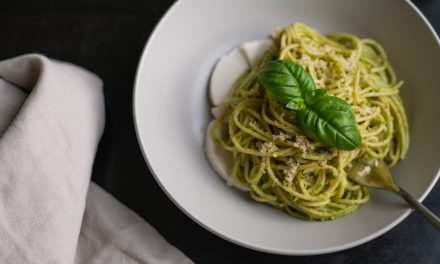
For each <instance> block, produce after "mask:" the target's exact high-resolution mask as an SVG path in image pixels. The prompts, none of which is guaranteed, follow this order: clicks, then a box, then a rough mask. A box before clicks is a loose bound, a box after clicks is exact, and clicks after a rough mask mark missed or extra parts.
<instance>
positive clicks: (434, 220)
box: [399, 186, 440, 231]
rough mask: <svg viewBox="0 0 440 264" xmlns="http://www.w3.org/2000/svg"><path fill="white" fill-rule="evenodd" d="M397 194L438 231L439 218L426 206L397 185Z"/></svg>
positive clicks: (439, 225)
mask: <svg viewBox="0 0 440 264" xmlns="http://www.w3.org/2000/svg"><path fill="white" fill-rule="evenodd" d="M399 194H400V196H402V197H403V199H405V201H407V202H408V203H409V204H410V205H411V206H412V207H413V208H414V209H415V210H416V211H418V212H419V213H420V214H421V215H422V216H423V217H425V219H426V220H428V221H429V222H430V223H431V224H432V225H433V226H434V227H435V228H437V230H438V231H440V218H438V217H437V216H436V215H435V214H433V213H432V212H431V211H430V210H429V209H428V208H426V207H425V206H423V205H422V204H421V203H420V202H419V201H417V200H416V199H415V198H414V197H413V196H412V195H411V194H409V193H408V192H407V191H405V190H404V189H402V188H401V187H400V186H399Z"/></svg>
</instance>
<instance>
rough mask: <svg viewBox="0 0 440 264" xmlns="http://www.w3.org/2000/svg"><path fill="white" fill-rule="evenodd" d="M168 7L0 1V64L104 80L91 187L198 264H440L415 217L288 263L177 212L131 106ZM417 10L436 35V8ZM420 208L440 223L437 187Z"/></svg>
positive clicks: (439, 14) (436, 247) (428, 4)
mask: <svg viewBox="0 0 440 264" xmlns="http://www.w3.org/2000/svg"><path fill="white" fill-rule="evenodd" d="M173 2H174V1H172V0H162V1H160V0H76V1H74V0H72V1H67V0H40V1H37V0H0V59H5V58H9V57H13V56H17V55H21V54H24V53H31V52H38V53H42V54H45V55H47V56H49V57H52V58H56V59H60V60H65V61H70V62H73V63H75V64H78V65H80V66H82V67H84V68H87V69H89V70H90V71H93V72H95V73H96V74H97V75H99V76H100V77H101V78H102V79H103V80H104V93H105V102H106V111H107V113H106V115H107V121H106V122H107V123H106V128H105V132H104V136H103V138H102V141H101V144H100V147H99V151H98V154H97V156H96V162H95V167H94V170H93V180H94V181H95V182H97V183H98V184H99V185H101V186H102V187H103V188H104V189H106V190H107V191H109V192H110V193H112V194H113V195H114V196H115V197H116V198H118V199H119V200H120V201H122V202H123V203H124V204H126V205H127V206H129V207H130V208H132V209H133V210H134V211H136V212H137V213H138V214H139V215H141V216H142V217H143V218H144V219H145V220H146V221H148V222H149V223H150V224H151V225H153V226H154V227H155V228H156V229H157V230H158V231H159V232H160V233H161V234H162V235H163V236H164V237H165V238H166V239H167V240H168V241H169V242H171V243H172V244H174V245H175V246H177V247H178V248H180V249H181V250H182V251H183V252H184V253H185V254H186V255H188V256H189V257H190V258H192V259H193V260H194V261H195V262H197V263H248V262H254V263H305V264H307V263H426V264H429V263H432V264H433V263H440V235H439V234H440V233H439V232H436V231H435V229H434V228H432V227H431V226H430V225H429V224H427V223H426V222H425V221H424V220H423V219H422V218H421V217H420V216H419V215H418V214H416V213H414V214H412V215H410V216H409V217H408V218H407V219H406V220H405V221H403V222H402V223H401V224H400V225H398V226H397V227H395V228H394V229H392V230H391V231H389V232H388V233H386V234H385V235H382V236H381V237H379V238H377V239H375V240H373V241H370V242H368V243H366V244H364V245H361V246H358V247H356V248H353V249H349V250H345V251H342V252H339V253H333V254H326V255H321V256H313V257H287V256H277V255H271V254H266V253H260V252H256V251H253V250H249V249H246V248H243V247H240V246H237V245H235V244H232V243H230V242H227V241H225V240H223V239H221V238H219V237H217V236H215V235H213V234H211V233H210V232H208V231H206V230H205V229H203V228H202V227H200V226H198V225H197V224H196V223H195V222H193V221H192V220H190V219H189V218H188V217H187V216H186V215H184V214H183V213H182V212H181V211H180V210H179V209H177V207H176V206H175V205H174V204H173V203H172V202H171V201H170V200H169V199H168V198H167V197H166V195H165V194H164V193H163V191H162V190H161V189H160V187H159V185H158V184H157V183H156V182H155V180H154V178H153V177H152V176H151V174H150V172H149V171H148V168H147V165H146V163H145V162H144V159H143V157H142V154H141V151H140V149H139V146H138V143H137V140H136V135H135V131H134V125H133V118H132V105H131V101H132V89H133V82H134V77H135V71H136V66H137V63H138V60H139V57H140V54H141V52H142V49H143V47H144V45H145V43H146V41H147V39H148V37H149V35H150V33H151V32H152V30H153V28H154V26H155V25H156V24H157V22H158V20H159V19H160V18H161V16H162V15H163V14H164V13H165V11H166V10H167V9H168V8H169V7H170V6H171V4H172V3H173ZM414 2H415V3H416V5H417V6H418V7H419V8H420V10H421V11H422V12H423V13H424V14H425V15H426V17H427V18H428V20H429V21H430V22H431V23H432V25H433V26H434V28H435V29H436V30H437V32H438V31H440V0H431V1H429V0H425V1H423V0H418V1H417V0H414ZM372 19H374V17H372ZM409 37H410V36H409ZM433 70H437V71H438V70H439V69H433ZM424 204H425V205H426V206H427V207H429V208H431V209H433V211H434V212H435V213H436V214H437V215H440V184H437V186H436V187H435V188H434V190H433V192H432V193H431V194H430V195H429V196H428V198H427V199H426V200H425V202H424ZM0 250H1V249H0Z"/></svg>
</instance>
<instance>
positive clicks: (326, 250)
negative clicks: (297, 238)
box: [132, 0, 440, 256]
mask: <svg viewBox="0 0 440 264" xmlns="http://www.w3.org/2000/svg"><path fill="white" fill-rule="evenodd" d="M189 1H192V0H179V1H176V2H174V3H173V4H172V5H171V6H170V7H169V8H168V10H167V11H166V12H165V14H164V15H163V16H162V17H161V18H160V19H159V21H158V23H157V24H156V26H155V27H154V29H153V31H152V33H151V34H150V36H149V37H148V39H147V41H146V43H145V45H144V48H143V51H142V53H141V57H140V59H139V62H138V65H137V68H136V74H135V82H134V87H133V97H132V111H133V120H134V127H135V132H136V138H137V140H138V144H139V147H140V149H141V152H142V155H143V157H144V160H145V162H146V164H147V166H148V169H149V170H150V172H151V174H152V175H153V177H154V178H155V180H156V182H157V183H158V184H159V186H160V188H161V189H162V190H163V192H164V193H165V194H166V195H167V197H168V198H169V199H170V200H171V201H172V202H173V204H174V205H176V206H177V207H178V208H179V210H181V211H182V212H183V213H184V214H185V215H186V216H188V217H189V218H190V219H192V220H193V221H194V222H195V223H197V224H198V225H200V226H202V227H203V228H204V229H206V230H207V231H209V232H211V233H213V234H215V235H217V236H218V237H220V238H223V239H225V240H227V241H229V242H232V243H234V244H237V245H240V246H243V247H245V248H249V249H253V250H257V251H260V252H265V253H271V254H279V255H290V256H310V255H321V254H328V253H333V252H338V251H342V250H346V249H350V248H353V247H357V246H359V245H362V244H364V243H366V242H368V241H371V240H373V239H375V238H377V237H379V236H381V235H383V234H385V233H386V232H388V231H389V230H391V229H392V228H394V227H396V226H397V225H398V224H399V223H400V222H402V221H403V220H404V219H405V218H406V217H408V215H410V214H411V213H412V212H413V211H414V209H411V208H409V209H406V210H405V212H404V213H402V214H401V215H400V216H399V217H398V218H396V219H395V220H394V221H392V222H391V223H389V224H388V225H386V226H384V227H383V228H381V229H379V230H377V231H376V232H374V233H372V234H370V235H368V236H365V237H364V238H362V239H358V240H355V241H352V242H350V243H345V244H342V245H338V246H333V247H327V248H323V249H322V248H321V249H310V250H283V249H275V248H267V247H262V246H258V245H252V244H249V243H247V242H244V241H241V240H239V239H236V238H231V237H228V236H226V235H223V234H222V233H220V232H218V231H217V230H215V229H214V228H211V227H210V226H209V225H208V224H206V223H204V222H202V221H200V220H199V219H198V218H197V217H196V216H194V215H193V214H192V213H191V212H189V211H187V210H186V209H185V208H184V207H183V206H182V205H181V204H180V203H179V202H178V201H177V200H175V199H174V198H173V196H172V195H171V193H169V192H168V191H167V189H166V188H165V186H164V185H163V184H162V182H161V180H160V177H158V175H157V174H156V172H155V170H154V168H153V167H152V166H151V164H150V161H149V159H148V156H147V153H146V150H145V149H144V148H143V145H144V144H143V140H142V137H141V131H140V128H139V124H138V115H139V113H138V111H139V110H138V109H139V107H138V104H137V103H136V101H137V99H136V98H138V96H137V94H138V93H139V92H138V91H139V89H140V88H139V82H140V78H141V77H140V75H141V69H142V68H143V64H144V61H145V59H146V57H147V54H148V52H149V50H150V46H151V43H152V42H153V41H154V39H155V38H156V35H158V34H159V32H160V30H161V28H162V26H163V24H164V23H165V22H166V20H168V18H169V17H171V16H172V15H173V14H174V12H176V10H177V9H178V7H179V6H181V5H183V4H185V3H187V2H189ZM404 3H405V4H407V5H408V6H409V8H410V9H411V10H412V11H414V12H416V14H417V15H418V16H419V17H420V18H421V19H422V21H423V22H424V24H425V26H427V27H428V29H429V30H430V32H431V34H432V35H433V36H434V38H435V40H436V42H437V45H438V46H439V47H440V38H439V36H438V34H437V32H436V31H435V30H434V28H433V26H432V25H431V23H430V22H429V21H428V19H427V18H426V17H425V16H424V15H423V13H422V12H421V11H420V10H419V9H418V8H417V7H416V5H415V4H414V3H412V2H411V1H410V0H405V1H404ZM439 178H440V168H439V169H438V171H437V173H436V175H435V176H434V178H433V180H432V181H431V183H430V184H429V186H428V187H427V188H426V190H425V191H424V192H423V194H422V195H421V196H420V198H419V199H418V201H419V202H423V200H424V199H425V198H426V197H427V196H428V194H429V193H430V192H431V191H432V189H433V188H434V186H435V184H436V183H437V181H438V179H439Z"/></svg>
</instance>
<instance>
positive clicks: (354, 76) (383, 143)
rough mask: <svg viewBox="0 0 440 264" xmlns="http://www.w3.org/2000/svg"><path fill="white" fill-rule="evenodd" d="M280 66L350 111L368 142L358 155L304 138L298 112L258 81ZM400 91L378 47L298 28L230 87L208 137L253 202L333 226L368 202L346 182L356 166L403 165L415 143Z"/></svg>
mask: <svg viewBox="0 0 440 264" xmlns="http://www.w3.org/2000/svg"><path fill="white" fill-rule="evenodd" d="M274 59H283V60H288V61H291V62H294V63H297V64H299V65H301V66H302V67H303V68H305V69H306V70H307V71H308V72H309V73H310V74H311V76H312V77H313V79H314V81H315V83H316V86H317V87H318V88H326V89H327V90H328V92H327V95H331V96H337V97H339V98H341V99H343V100H345V101H346V102H348V103H349V104H351V106H352V108H353V110H354V113H355V116H356V121H357V124H358V127H359V130H360V132H361V135H362V144H361V146H360V147H359V148H357V149H356V150H353V151H342V150H338V149H336V148H331V147H325V146H321V145H320V144H319V143H317V142H312V141H310V140H308V139H307V138H306V137H304V136H303V135H302V133H301V131H300V130H299V128H298V126H297V120H296V112H295V111H292V110H288V109H286V108H284V107H283V106H280V105H279V104H278V103H277V102H275V101H274V100H271V99H270V98H269V97H268V96H267V94H266V92H265V91H264V89H262V88H261V87H260V86H259V85H258V83H257V82H256V71H257V70H258V69H259V68H260V67H261V65H263V64H264V63H266V62H268V61H270V60H274ZM402 84H403V82H402V81H399V82H398V81H397V79H396V76H395V74H394V71H393V70H392V68H391V65H390V64H389V62H388V59H387V55H386V53H385V51H384V50H383V48H382V47H381V46H380V45H379V44H378V43H377V42H375V41H374V40H371V39H359V38H358V37H356V36H354V35H351V34H347V33H330V34H328V35H326V36H324V35H321V34H320V33H319V32H317V31H316V30H314V29H312V28H309V27H307V26H305V25H303V24H300V23H295V24H292V25H290V26H288V27H286V28H285V29H283V30H282V31H280V32H275V34H274V36H273V46H272V47H271V48H270V49H269V50H268V51H267V52H266V53H265V55H264V57H263V58H262V59H261V60H260V61H259V62H258V63H256V64H255V65H252V67H251V68H250V69H249V70H248V71H247V72H245V73H244V74H243V75H242V76H241V77H240V78H239V79H238V80H237V81H236V82H235V84H234V85H233V87H231V90H230V92H229V94H228V96H227V98H226V100H225V102H224V110H223V112H222V113H221V115H220V116H219V117H218V118H217V119H216V120H215V123H214V125H213V127H212V129H211V131H210V134H211V137H212V139H213V140H214V141H215V142H216V143H217V144H218V145H219V146H221V148H222V149H224V150H226V151H228V152H230V153H231V155H232V160H233V166H232V169H231V172H230V176H231V177H233V178H235V180H237V181H238V182H240V183H242V184H243V185H245V186H248V188H249V192H250V195H251V197H252V198H253V199H255V200H256V201H259V202H264V203H267V204H270V205H273V206H275V207H278V208H281V209H284V210H285V211H286V212H287V213H289V214H291V215H293V216H295V217H298V218H303V219H312V220H326V219H334V218H336V217H339V216H342V215H345V214H347V213H350V212H352V211H353V210H355V209H356V208H357V207H358V206H359V205H360V204H363V203H366V202H367V201H368V198H369V194H368V190H367V189H366V188H365V187H362V186H360V185H358V184H356V183H354V182H352V181H350V180H349V179H348V178H347V175H346V171H347V169H348V168H349V167H350V166H351V162H352V161H353V160H356V159H364V160H370V161H374V160H375V159H382V160H384V161H385V162H386V163H387V164H388V165H389V166H390V167H392V166H394V165H395V164H396V163H397V162H398V161H399V160H400V159H403V158H404V156H405V153H406V151H407V149H408V144H409V137H408V125H407V120H406V115H405V112H404V109H403V105H402V101H401V99H400V97H399V88H400V87H401V86H402ZM219 131H220V133H218V132H219Z"/></svg>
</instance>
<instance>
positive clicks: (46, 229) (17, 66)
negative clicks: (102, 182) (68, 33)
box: [0, 54, 192, 264]
mask: <svg viewBox="0 0 440 264" xmlns="http://www.w3.org/2000/svg"><path fill="white" fill-rule="evenodd" d="M103 128H104V100H103V93H102V81H101V80H100V79H99V78H98V77H97V76H95V75H94V74H92V73H90V72H88V71H86V70H84V69H81V68H79V67H77V66H75V65H72V64H68V63H64V62H60V61H55V60H51V59H48V58H46V57H44V56H41V55H37V54H32V55H25V56H21V57H17V58H13V59H10V60H5V61H2V62H0V263H20V264H21V263H192V261H191V260H189V259H188V258H187V257H186V256H185V255H184V254H182V253H181V252H180V251H179V250H178V249H176V248H175V247H173V246H172V245H170V244H169V243H168V242H167V241H165V240H164V239H163V238H162V237H161V236H160V235H159V234H158V233H157V231H156V230H154V228H152V227H151V226H150V225H149V224H147V223H146V222H144V221H143V220H142V219H141V218H140V217H139V216H138V215H136V214H135V213H134V212H132V211H131V210H130V209H128V208H126V207H125V206H124V205H122V204H121V203H119V202H118V201H117V200H115V199H114V198H113V197H111V196H110V195H109V194H108V193H106V192H105V191H104V190H102V189H101V188H100V187H98V186H97V185H96V184H93V183H91V184H90V175H91V170H92V165H93V160H94V156H95V153H96V148H97V145H98V142H99V139H100V137H101V134H102V131H103Z"/></svg>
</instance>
